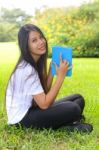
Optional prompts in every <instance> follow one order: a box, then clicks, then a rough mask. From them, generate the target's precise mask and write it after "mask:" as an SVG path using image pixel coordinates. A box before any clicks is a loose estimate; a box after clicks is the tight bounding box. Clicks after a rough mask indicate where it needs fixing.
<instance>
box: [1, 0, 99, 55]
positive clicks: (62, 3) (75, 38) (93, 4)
mask: <svg viewBox="0 0 99 150" xmlns="http://www.w3.org/2000/svg"><path fill="white" fill-rule="evenodd" d="M26 23H33V24H35V25H37V26H39V27H40V28H41V30H43V31H44V34H45V36H46V38H47V40H48V44H49V57H51V54H52V46H54V45H61V46H67V47H72V48H73V57H99V0H75V1H74V0H69V1H68V0H54V1H49V0H25V1H24V0H0V43H2V42H3V44H4V42H14V43H16V44H17V33H18V30H19V28H20V27H21V26H22V25H24V24H26ZM0 49H1V47H0Z"/></svg>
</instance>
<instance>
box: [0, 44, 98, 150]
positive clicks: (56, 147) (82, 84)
mask: <svg viewBox="0 0 99 150" xmlns="http://www.w3.org/2000/svg"><path fill="white" fill-rule="evenodd" d="M18 55H19V52H18V47H17V45H16V44H15V43H0V150H91V149H93V150H98V149H99V59H87V58H85V59H83V58H82V59H73V75H72V77H71V78H69V77H68V78H66V79H65V81H64V84H63V86H62V88H61V90H60V92H59V94H58V97H57V98H61V97H64V96H66V95H69V94H73V93H80V94H82V95H83V96H84V97H85V101H86V106H85V110H84V114H85V116H86V122H89V123H92V124H93V127H94V130H93V132H92V133H91V134H89V135H88V134H80V133H76V132H75V133H70V134H68V133H67V132H66V131H65V130H64V129H59V130H57V131H53V130H52V129H49V130H43V131H40V130H36V129H21V128H20V129H17V128H16V127H9V126H8V125H7V117H6V112H5V110H4V107H3V106H4V93H5V89H6V84H7V80H8V79H9V76H10V73H11V71H12V70H13V67H14V66H15V63H16V61H17V58H18ZM49 61H50V60H49Z"/></svg>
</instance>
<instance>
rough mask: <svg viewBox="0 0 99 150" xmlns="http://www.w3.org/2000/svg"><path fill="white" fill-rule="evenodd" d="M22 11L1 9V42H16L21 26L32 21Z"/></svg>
mask: <svg viewBox="0 0 99 150" xmlns="http://www.w3.org/2000/svg"><path fill="white" fill-rule="evenodd" d="M30 18H31V16H30V15H27V14H26V13H25V12H24V11H23V10H21V9H12V10H9V9H6V8H1V11H0V42H6V41H14V40H16V38H17V32H18V29H19V28H20V26H22V25H23V24H25V23H26V22H28V21H29V20H30Z"/></svg>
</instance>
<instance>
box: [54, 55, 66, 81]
mask: <svg viewBox="0 0 99 150" xmlns="http://www.w3.org/2000/svg"><path fill="white" fill-rule="evenodd" d="M68 65H69V62H68V61H66V60H62V54H60V65H59V66H57V64H55V67H56V74H57V76H58V77H59V78H62V79H64V78H65V76H66V73H67V71H68V69H69V68H68Z"/></svg>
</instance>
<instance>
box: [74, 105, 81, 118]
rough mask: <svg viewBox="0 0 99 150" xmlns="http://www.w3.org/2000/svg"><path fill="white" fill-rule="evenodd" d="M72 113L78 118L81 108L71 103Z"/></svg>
mask: <svg viewBox="0 0 99 150" xmlns="http://www.w3.org/2000/svg"><path fill="white" fill-rule="evenodd" d="M72 111H73V113H74V114H76V115H77V116H80V115H81V108H80V107H79V105H78V104H76V103H73V106H72Z"/></svg>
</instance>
